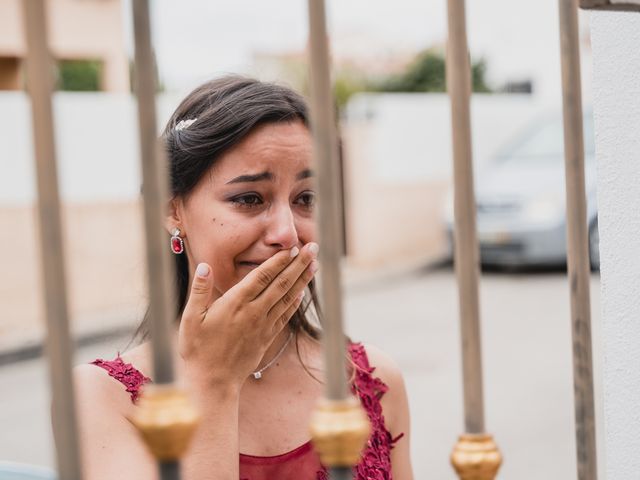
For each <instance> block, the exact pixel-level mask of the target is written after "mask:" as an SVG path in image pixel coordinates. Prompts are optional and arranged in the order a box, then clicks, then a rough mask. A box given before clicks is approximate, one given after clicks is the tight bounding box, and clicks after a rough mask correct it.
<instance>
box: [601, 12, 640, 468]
mask: <svg viewBox="0 0 640 480" xmlns="http://www.w3.org/2000/svg"><path fill="white" fill-rule="evenodd" d="M591 28H592V30H591V35H592V47H593V74H594V77H593V97H594V120H595V134H596V156H597V162H598V208H599V227H600V258H601V278H602V282H601V288H602V317H601V318H602V324H601V325H600V326H599V327H600V330H601V333H602V348H603V354H604V359H603V364H604V366H603V391H604V393H603V395H604V398H603V403H604V418H605V420H604V422H605V435H604V437H605V452H604V456H603V455H601V461H604V462H605V463H606V466H605V468H606V478H607V480H629V479H635V478H639V477H638V475H640V474H639V473H638V472H640V454H639V453H640V47H639V46H640V14H638V13H618V12H616V13H611V12H607V13H605V12H596V13H593V14H592V22H591Z"/></svg>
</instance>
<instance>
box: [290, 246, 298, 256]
mask: <svg viewBox="0 0 640 480" xmlns="http://www.w3.org/2000/svg"><path fill="white" fill-rule="evenodd" d="M298 253H300V249H299V248H298V247H293V248H292V249H291V251H290V252H289V255H291V258H293V257H296V256H297V255H298Z"/></svg>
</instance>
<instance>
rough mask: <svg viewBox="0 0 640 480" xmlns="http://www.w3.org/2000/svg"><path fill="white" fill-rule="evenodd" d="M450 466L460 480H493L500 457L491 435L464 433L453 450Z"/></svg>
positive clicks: (498, 466) (500, 461) (499, 463)
mask: <svg viewBox="0 0 640 480" xmlns="http://www.w3.org/2000/svg"><path fill="white" fill-rule="evenodd" d="M451 464H452V465H453V468H454V469H455V470H456V473H457V474H458V477H460V480H493V479H494V478H495V477H496V475H497V474H498V470H499V468H500V465H501V464H502V455H501V454H500V450H498V446H497V445H496V443H495V442H494V440H493V437H492V436H491V435H488V434H469V433H466V434H463V435H460V437H459V439H458V443H456V445H455V447H454V448H453V452H452V453H451Z"/></svg>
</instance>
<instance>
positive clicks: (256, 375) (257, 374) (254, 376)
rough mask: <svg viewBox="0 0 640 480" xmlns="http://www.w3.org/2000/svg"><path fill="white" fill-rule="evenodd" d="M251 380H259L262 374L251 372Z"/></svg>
mask: <svg viewBox="0 0 640 480" xmlns="http://www.w3.org/2000/svg"><path fill="white" fill-rule="evenodd" d="M253 378H255V379H256V380H260V379H261V378H262V372H253Z"/></svg>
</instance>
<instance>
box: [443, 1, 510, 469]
mask: <svg viewBox="0 0 640 480" xmlns="http://www.w3.org/2000/svg"><path fill="white" fill-rule="evenodd" d="M448 29H449V36H448V39H449V40H448V44H447V90H448V92H449V98H450V101H451V131H452V141H453V180H454V216H455V229H454V232H455V234H454V243H455V254H454V263H455V270H456V278H457V282H458V305H459V310H460V312H459V314H460V333H461V340H462V377H463V390H464V424H465V432H466V433H465V434H464V435H461V436H460V438H459V440H458V443H457V444H456V446H455V447H454V451H453V453H452V454H451V462H452V464H453V466H454V468H455V469H456V472H457V473H458V475H459V476H460V478H462V479H476V480H490V479H493V478H494V477H495V476H496V474H497V472H498V469H499V467H500V464H501V462H502V458H501V455H500V453H499V451H498V449H497V446H496V445H495V443H494V442H493V438H492V437H491V435H487V434H486V433H485V423H484V401H483V384H482V347H481V343H480V341H481V337H480V311H479V310H480V309H479V298H478V280H479V276H480V272H479V270H480V268H479V265H480V263H479V251H478V239H477V234H476V201H475V193H474V184H473V162H472V156H473V152H472V147H471V119H470V97H471V66H470V58H469V50H468V46H467V31H466V20H465V2H464V0H448Z"/></svg>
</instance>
